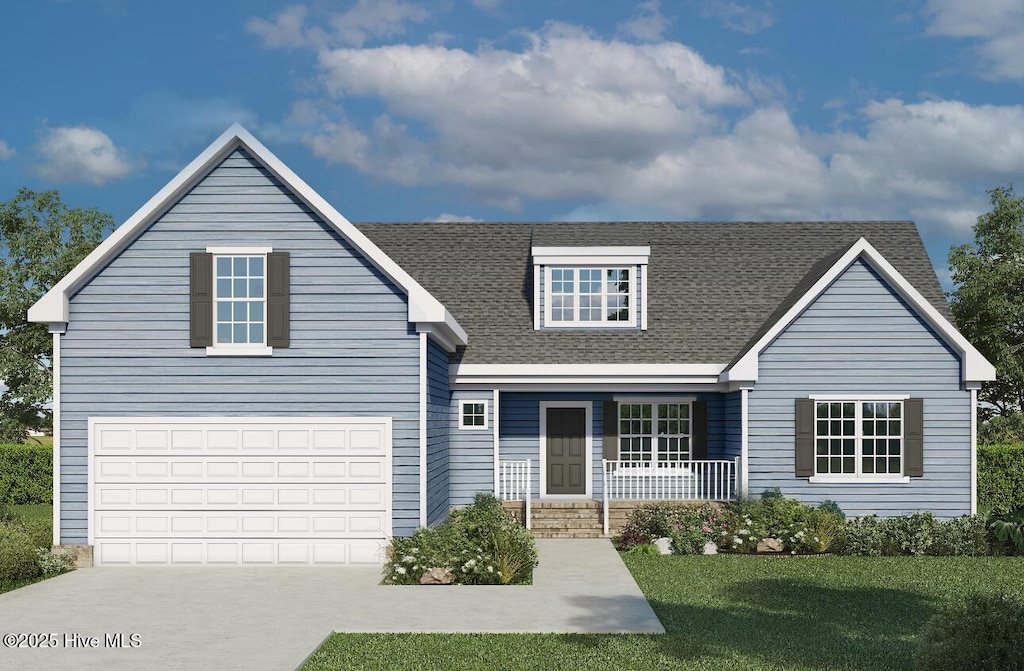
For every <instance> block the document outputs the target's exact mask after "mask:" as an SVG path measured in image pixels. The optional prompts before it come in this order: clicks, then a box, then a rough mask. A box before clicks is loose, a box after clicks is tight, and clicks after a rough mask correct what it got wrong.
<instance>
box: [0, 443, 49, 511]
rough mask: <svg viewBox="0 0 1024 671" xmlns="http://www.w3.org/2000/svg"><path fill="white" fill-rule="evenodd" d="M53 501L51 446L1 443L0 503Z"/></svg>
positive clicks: (18, 503) (17, 503)
mask: <svg viewBox="0 0 1024 671" xmlns="http://www.w3.org/2000/svg"><path fill="white" fill-rule="evenodd" d="M52 501H53V448H52V447H49V446H44V445H0V504H7V505H22V504H26V503H36V504H49V503H51V502H52Z"/></svg>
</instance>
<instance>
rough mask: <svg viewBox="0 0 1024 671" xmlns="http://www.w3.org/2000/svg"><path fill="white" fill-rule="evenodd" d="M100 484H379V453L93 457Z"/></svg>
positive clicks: (383, 476) (382, 473)
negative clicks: (357, 454) (363, 455)
mask: <svg viewBox="0 0 1024 671" xmlns="http://www.w3.org/2000/svg"><path fill="white" fill-rule="evenodd" d="M95 469H96V481H97V482H101V483H118V482H124V483H130V482H149V483H157V482H169V483H199V482H211V483H227V482H245V483H249V482H252V483H259V482H281V481H291V482H295V481H311V482H337V483H347V482H359V483H384V482H386V481H387V470H386V469H387V464H386V461H385V459H384V457H349V458H345V457H304V458H290V457H203V456H193V457H167V456H151V455H146V456H138V455H136V456H118V457H112V456H111V457H108V456H103V457H96V459H95Z"/></svg>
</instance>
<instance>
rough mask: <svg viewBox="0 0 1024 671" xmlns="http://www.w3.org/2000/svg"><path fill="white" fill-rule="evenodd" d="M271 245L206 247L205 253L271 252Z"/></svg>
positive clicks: (272, 249)
mask: <svg viewBox="0 0 1024 671" xmlns="http://www.w3.org/2000/svg"><path fill="white" fill-rule="evenodd" d="M273 251H274V248H273V247H207V248H206V253H207V254H230V255H232V256H235V255H237V256H241V255H244V254H271V253H273Z"/></svg>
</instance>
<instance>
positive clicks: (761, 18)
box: [701, 0, 775, 35]
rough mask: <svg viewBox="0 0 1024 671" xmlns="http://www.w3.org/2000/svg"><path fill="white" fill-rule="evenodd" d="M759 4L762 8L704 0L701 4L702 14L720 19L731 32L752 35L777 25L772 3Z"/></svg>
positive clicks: (730, 1)
mask: <svg viewBox="0 0 1024 671" xmlns="http://www.w3.org/2000/svg"><path fill="white" fill-rule="evenodd" d="M759 4H760V6H758V7H755V6H752V5H750V4H744V3H740V2H733V0H704V1H703V3H702V4H701V13H702V14H703V15H704V16H707V17H711V18H714V19H718V20H719V21H721V22H722V25H723V26H725V27H726V28H728V29H730V30H735V31H736V32H739V33H746V34H748V35H752V34H754V33H759V32H761V31H762V30H766V29H768V28H771V27H772V26H773V25H775V14H774V12H773V9H772V5H771V3H770V2H767V1H765V2H763V3H759Z"/></svg>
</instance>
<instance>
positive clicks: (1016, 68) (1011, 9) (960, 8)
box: [926, 0, 1024, 80]
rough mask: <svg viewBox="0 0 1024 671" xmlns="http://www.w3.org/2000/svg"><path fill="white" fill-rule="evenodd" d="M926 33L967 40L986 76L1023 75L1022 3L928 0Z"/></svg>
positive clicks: (1000, 78) (1003, 77)
mask: <svg viewBox="0 0 1024 671" xmlns="http://www.w3.org/2000/svg"><path fill="white" fill-rule="evenodd" d="M926 13H927V15H928V17H929V19H930V23H929V25H928V28H927V32H928V33H929V34H930V35H936V36H941V37H954V38H961V39H971V40H974V41H975V42H976V43H977V46H976V50H977V53H978V55H979V56H980V57H981V60H982V61H984V63H985V66H986V72H985V74H986V76H987V77H989V78H990V79H995V80H1005V79H1022V78H1024V48H1021V45H1022V44H1024V2H1021V1H1020V0H970V1H969V2H965V1H964V0H929V2H928V7H927V9H926Z"/></svg>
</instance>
